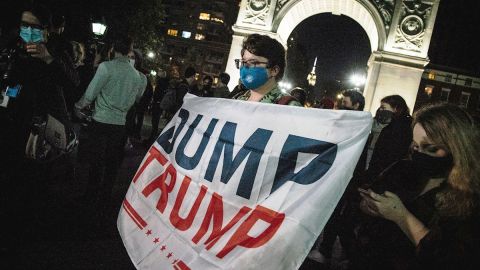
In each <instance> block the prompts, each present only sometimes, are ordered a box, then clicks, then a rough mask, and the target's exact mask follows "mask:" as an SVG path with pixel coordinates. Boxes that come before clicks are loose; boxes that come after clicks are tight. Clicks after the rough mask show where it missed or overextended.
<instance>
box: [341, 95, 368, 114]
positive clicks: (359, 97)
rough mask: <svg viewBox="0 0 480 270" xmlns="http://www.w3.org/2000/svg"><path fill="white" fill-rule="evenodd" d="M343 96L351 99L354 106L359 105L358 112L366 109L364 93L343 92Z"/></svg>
mask: <svg viewBox="0 0 480 270" xmlns="http://www.w3.org/2000/svg"><path fill="white" fill-rule="evenodd" d="M342 96H344V97H349V98H350V100H351V101H352V105H354V106H355V104H357V103H358V109H357V110H359V111H363V108H365V97H363V95H362V93H360V92H358V91H357V90H344V91H343V92H342Z"/></svg>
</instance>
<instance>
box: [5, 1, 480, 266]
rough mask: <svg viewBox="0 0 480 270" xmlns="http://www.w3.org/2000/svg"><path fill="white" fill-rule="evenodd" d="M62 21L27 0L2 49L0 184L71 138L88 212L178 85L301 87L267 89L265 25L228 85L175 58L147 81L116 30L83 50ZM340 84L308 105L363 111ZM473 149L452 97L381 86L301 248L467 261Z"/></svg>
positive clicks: (177, 98)
mask: <svg viewBox="0 0 480 270" xmlns="http://www.w3.org/2000/svg"><path fill="white" fill-rule="evenodd" d="M52 18H53V20H52ZM64 27H65V20H64V19H63V17H61V16H53V17H52V15H51V14H50V12H49V11H48V10H47V9H46V8H44V7H43V6H38V5H37V6H35V5H34V6H31V7H29V8H28V9H25V10H24V12H23V13H22V16H21V18H20V27H19V31H18V36H16V37H15V39H13V40H12V41H11V42H10V43H8V46H7V47H6V48H5V50H4V51H5V52H7V53H8V54H9V62H8V63H7V64H6V65H5V70H6V71H5V74H6V76H5V75H4V78H5V79H4V81H3V83H5V85H6V86H7V90H9V91H14V90H15V89H16V90H17V93H16V94H15V95H13V94H11V95H10V96H8V97H7V95H5V98H6V99H7V100H6V101H5V100H3V101H2V102H3V103H2V104H6V105H5V106H2V108H0V109H1V115H0V117H1V121H2V130H1V131H0V142H1V144H0V153H1V154H2V156H4V157H8V160H4V162H3V163H2V169H1V171H0V175H1V177H2V182H8V180H11V179H27V178H31V179H36V181H38V182H39V183H41V181H46V179H47V178H48V176H49V172H51V170H54V167H55V162H57V160H58V158H59V157H63V158H66V159H69V158H70V159H75V158H77V157H76V156H75V155H70V153H72V149H74V148H77V147H83V148H84V149H85V153H86V159H85V160H87V162H88V164H89V174H88V184H87V187H86V191H85V196H84V200H85V202H88V203H93V202H94V203H95V205H96V206H97V207H98V209H99V211H101V207H102V205H105V204H106V203H107V202H108V200H109V198H110V194H111V192H112V188H113V185H114V183H115V179H116V178H117V174H118V170H119V168H120V166H121V163H122V160H123V156H124V151H125V149H128V148H129V147H131V145H132V141H141V140H142V137H141V134H142V133H141V131H142V127H143V121H144V115H145V114H146V113H147V111H149V112H151V116H152V117H151V119H152V129H151V133H150V134H149V136H148V137H147V138H145V140H144V141H143V142H144V143H145V144H146V145H151V143H153V141H154V140H155V139H156V137H157V136H158V134H159V132H160V129H159V122H160V119H161V117H162V116H163V117H164V118H165V119H166V121H168V120H170V119H171V118H172V117H173V116H174V114H175V113H176V112H177V111H178V109H179V108H180V107H181V106H182V102H183V97H184V96H185V95H186V94H187V93H191V94H194V95H197V96H201V97H214V98H230V99H237V100H244V101H249V102H261V103H273V104H279V105H288V106H304V105H305V102H306V92H305V91H304V90H303V89H301V88H295V89H293V90H292V91H291V93H290V94H287V93H285V92H282V91H280V89H279V87H278V82H279V81H280V80H281V78H282V77H283V74H284V71H285V66H286V62H285V59H286V57H285V49H284V47H283V46H282V45H281V44H280V43H279V42H278V41H276V40H275V39H272V38H270V37H268V36H265V35H260V34H252V35H250V36H248V37H247V38H246V39H245V40H244V42H243V47H242V50H241V52H239V53H240V58H239V59H236V60H235V63H236V66H237V68H238V69H239V74H240V81H239V84H238V85H237V87H235V89H232V91H230V90H229V89H228V86H227V85H228V83H229V81H230V76H229V75H228V74H227V73H222V74H219V82H218V83H217V84H216V87H214V83H213V82H214V80H213V78H212V77H211V76H208V75H206V76H204V77H202V78H201V80H200V83H197V81H198V80H197V78H196V77H197V76H198V73H197V71H196V70H195V69H194V68H193V67H186V68H184V69H183V68H181V67H180V66H179V65H170V66H169V67H168V68H166V69H163V70H160V71H159V72H158V76H157V78H156V79H155V80H154V81H153V79H152V78H151V77H150V76H149V75H148V73H147V71H146V70H145V69H144V68H143V63H142V62H143V56H142V53H141V52H140V51H139V50H135V49H134V46H133V45H134V41H133V40H132V39H130V38H129V37H127V36H124V35H118V36H117V37H116V38H115V39H114V41H113V44H112V48H111V50H109V53H108V54H107V56H106V57H102V56H101V55H100V54H97V55H96V57H95V58H94V59H90V60H87V59H86V58H85V54H86V53H85V46H84V45H82V44H81V43H79V42H75V41H68V40H66V39H65V38H64V37H63V36H62V31H63V30H62V29H63V28H64ZM94 56H95V55H94ZM182 70H183V73H182V72H181V71H182ZM181 74H182V75H181ZM342 95H343V98H342V100H341V102H339V103H338V104H334V102H333V101H332V100H329V99H324V100H322V101H321V102H319V104H318V106H316V107H317V108H321V109H338V110H356V111H362V110H364V107H365V99H364V97H363V95H362V94H361V93H360V92H358V91H355V90H346V91H344V92H343V93H342ZM86 123H87V124H86ZM86 125H87V126H88V132H89V135H88V138H89V140H87V141H85V142H84V141H81V140H80V145H78V146H77V143H78V138H79V136H80V134H79V132H84V130H85V129H82V130H80V128H79V127H85V126H86ZM52 134H53V135H52ZM52 140H53V141H52ZM5 142H8V144H7V143H5ZM82 144H84V145H82ZM479 152H480V136H479V129H478V124H477V123H475V122H474V120H473V119H472V117H471V116H470V115H469V114H468V113H467V112H465V110H463V109H462V108H459V107H457V106H455V105H451V104H432V105H428V106H425V107H423V108H421V109H419V110H418V111H416V112H415V113H414V114H413V117H412V115H411V114H410V109H409V108H408V106H407V104H406V102H405V100H404V99H403V98H402V97H401V96H400V95H391V96H386V97H384V98H383V99H382V100H381V105H380V107H379V108H378V110H377V111H376V113H375V117H374V119H373V125H372V130H371V133H370V136H369V138H368V141H367V143H366V145H365V147H364V150H363V153H362V156H361V158H360V160H359V161H358V163H357V166H356V168H355V172H354V174H353V177H352V179H351V180H350V183H349V185H348V187H347V189H346V191H345V193H344V194H343V197H342V198H341V200H340V202H339V203H338V205H337V207H336V209H335V211H334V212H333V214H332V216H331V218H330V220H329V222H328V224H327V225H326V226H325V228H324V229H323V234H322V237H321V238H320V237H319V239H318V241H317V243H316V245H315V246H314V247H313V248H312V251H311V252H310V254H309V255H308V258H309V259H311V260H314V261H317V262H319V263H321V264H324V267H325V266H327V267H328V266H329V262H330V260H331V256H332V247H333V245H334V242H335V240H336V239H337V238H339V240H340V243H341V246H342V249H343V251H344V252H345V255H346V258H347V259H348V264H346V266H347V267H348V269H453V268H458V269H480V265H479V263H478V260H476V256H477V255H480V233H479V232H480V229H479V228H480V219H479V205H478V203H479V195H480V179H479V178H480V171H479V170H480V166H478V165H477V164H476V161H477V160H476V158H477V157H478V153H479ZM42 179H43V180H42Z"/></svg>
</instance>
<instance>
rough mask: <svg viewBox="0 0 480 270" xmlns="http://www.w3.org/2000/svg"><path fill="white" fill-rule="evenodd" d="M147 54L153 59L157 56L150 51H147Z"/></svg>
mask: <svg viewBox="0 0 480 270" xmlns="http://www.w3.org/2000/svg"><path fill="white" fill-rule="evenodd" d="M147 56H148V58H150V59H153V58H154V57H155V53H154V52H151V51H150V52H148V53H147Z"/></svg>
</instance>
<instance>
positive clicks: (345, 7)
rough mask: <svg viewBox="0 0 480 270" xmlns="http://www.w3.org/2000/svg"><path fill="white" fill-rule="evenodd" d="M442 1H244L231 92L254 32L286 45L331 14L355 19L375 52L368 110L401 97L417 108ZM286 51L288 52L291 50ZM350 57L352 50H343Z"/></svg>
mask: <svg viewBox="0 0 480 270" xmlns="http://www.w3.org/2000/svg"><path fill="white" fill-rule="evenodd" d="M439 2H440V0H242V2H241V4H240V11H239V14H238V18H237V21H236V23H235V25H234V26H233V31H234V34H233V39H232V45H231V48H230V54H229V57H228V58H229V59H228V62H227V68H226V71H227V72H228V73H229V74H231V75H232V79H231V81H230V82H231V85H230V86H231V88H233V86H234V85H235V84H236V83H237V82H238V78H239V74H238V70H236V68H235V63H234V59H235V58H239V56H240V50H241V46H242V41H243V39H244V37H245V36H247V35H249V34H252V33H259V34H265V35H269V36H271V37H273V38H275V39H277V40H278V41H280V42H281V43H282V44H283V45H284V46H285V47H286V43H287V40H288V37H289V35H290V33H291V32H292V31H293V29H294V28H295V27H296V26H297V25H298V24H300V23H301V22H302V21H303V20H305V19H306V18H308V17H310V16H313V15H316V14H321V13H331V14H334V15H345V16H348V17H350V18H352V19H353V20H355V21H356V22H357V23H358V24H360V26H361V27H362V28H363V29H364V30H365V32H366V33H367V36H368V38H369V40H370V47H371V49H372V53H371V55H370V58H369V60H368V73H367V81H366V83H365V87H364V92H363V94H364V96H365V110H367V111H375V109H376V108H378V107H379V105H380V100H381V99H382V98H383V97H385V96H387V95H391V94H399V95H401V96H402V97H403V98H404V99H405V100H406V101H407V104H408V106H409V107H410V108H413V107H414V104H415V99H416V97H417V91H418V87H419V84H420V79H421V77H422V73H423V71H424V67H425V66H426V65H427V64H428V61H429V60H428V48H429V46H430V40H431V37H432V32H433V25H434V22H435V17H436V15H437V10H438V5H439ZM287 53H288V52H287ZM345 53H348V52H345Z"/></svg>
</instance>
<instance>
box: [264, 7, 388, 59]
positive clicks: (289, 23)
mask: <svg viewBox="0 0 480 270" xmlns="http://www.w3.org/2000/svg"><path fill="white" fill-rule="evenodd" d="M320 13H332V14H335V15H345V16H348V17H350V18H352V19H353V20H355V21H356V22H357V23H358V24H360V26H361V27H362V28H363V29H364V30H365V32H366V33H367V36H368V38H369V40H370V48H371V49H372V51H377V50H382V49H383V47H384V44H385V42H386V32H385V28H384V25H383V21H382V18H381V16H380V14H379V13H378V11H377V10H376V9H375V7H374V6H373V5H372V4H371V3H370V2H368V1H365V0H361V1H355V0H297V1H289V2H287V4H286V5H285V6H283V7H282V8H281V9H280V11H279V12H278V14H277V15H276V16H275V18H274V19H273V24H272V32H275V33H277V35H278V37H277V38H278V39H279V41H280V42H282V43H283V44H285V41H286V40H287V39H288V37H289V36H290V34H291V33H292V31H293V30H294V28H295V27H296V26H297V25H299V24H300V23H301V22H302V21H304V20H305V19H307V18H308V17H310V16H314V15H317V14H320Z"/></svg>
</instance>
